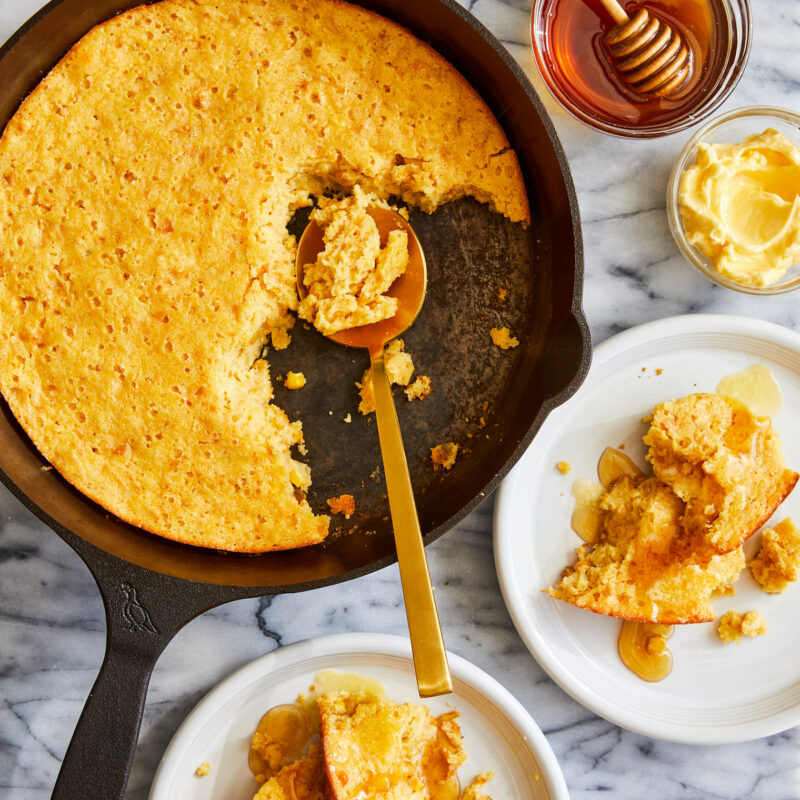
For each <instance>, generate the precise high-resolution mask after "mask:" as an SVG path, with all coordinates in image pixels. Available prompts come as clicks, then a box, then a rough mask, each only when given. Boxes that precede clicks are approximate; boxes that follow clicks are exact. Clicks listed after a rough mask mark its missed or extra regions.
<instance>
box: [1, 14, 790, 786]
mask: <svg viewBox="0 0 800 800" xmlns="http://www.w3.org/2000/svg"><path fill="white" fill-rule="evenodd" d="M577 1H578V0H576V2H577ZM42 4H43V3H42V2H41V0H0V41H4V40H5V39H6V38H7V37H8V36H9V35H11V33H12V32H13V31H14V30H15V29H16V28H17V27H18V26H19V25H20V24H21V23H23V22H24V21H25V20H26V19H27V18H28V17H29V16H30V15H31V14H32V13H33V12H34V11H36V10H37V8H38V7H39V6H41V5H42ZM530 4H531V3H530V0H508V2H500V0H471V2H469V3H468V5H469V7H470V8H471V10H472V11H473V13H475V14H476V15H477V16H478V18H479V19H480V20H481V21H482V22H484V23H485V24H486V25H488V27H489V28H490V29H491V30H492V31H493V32H494V33H495V34H496V35H497V36H498V37H499V38H500V39H502V40H503V42H504V43H505V44H506V46H507V47H508V49H509V50H510V51H511V53H512V54H513V55H514V57H515V58H517V59H518V60H519V62H520V63H521V64H522V66H523V67H524V69H525V70H526V71H527V73H528V74H529V75H530V77H531V78H532V80H533V82H534V84H535V86H536V87H537V89H538V90H539V92H540V94H541V96H542V97H543V99H544V102H545V104H546V105H547V108H548V110H549V111H550V113H551V115H552V117H553V120H554V121H555V125H556V127H557V129H558V133H559V135H560V136H561V139H562V142H563V144H564V146H565V148H566V151H567V154H568V156H569V159H570V164H571V166H572V172H573V177H574V179H575V184H576V187H577V190H578V197H579V200H580V206H581V215H582V220H583V231H584V237H585V246H586V288H585V302H584V305H585V309H586V314H587V316H588V319H589V322H590V325H591V328H592V332H593V335H594V338H595V340H596V341H599V340H601V339H603V338H605V337H607V336H609V335H610V334H612V333H614V332H616V331H619V330H622V329H624V328H627V327H630V326H631V325H635V324H637V323H640V322H644V321H647V320H651V319H656V318H659V317H663V316H667V315H672V314H679V313H684V312H698V311H710V312H730V313H739V314H745V315H750V316H755V317H761V318H764V319H771V320H774V321H777V322H779V323H781V324H783V325H786V326H788V327H791V328H796V327H797V326H798V323H800V312H798V310H797V295H786V296H783V297H780V298H755V297H748V296H745V295H741V294H738V293H734V292H730V291H727V290H725V289H722V288H719V287H716V286H714V285H712V284H711V283H709V282H707V281H706V280H705V279H703V278H702V277H700V276H699V275H698V274H697V273H696V272H695V271H694V270H693V268H691V267H690V266H688V265H687V264H685V263H684V262H683V261H682V259H681V257H680V256H679V254H678V252H677V250H676V248H675V246H674V244H673V242H672V239H671V238H670V234H669V230H668V227H667V219H666V214H665V209H664V195H665V187H666V182H667V177H668V175H669V172H670V169H671V166H672V163H673V161H674V159H675V157H676V155H677V154H678V152H679V150H680V149H681V147H682V145H683V143H684V142H685V141H686V140H687V139H688V137H689V135H690V134H689V132H686V133H682V134H677V135H674V136H670V137H666V138H662V139H659V140H655V141H650V142H631V141H625V140H620V139H615V138H611V137H607V136H604V135H602V134H599V133H596V132H594V131H593V130H591V129H589V128H587V127H584V126H583V125H581V124H579V123H577V122H575V121H573V120H572V119H571V118H570V117H568V116H567V115H566V114H565V113H564V112H562V111H561V110H560V108H559V107H558V106H557V105H556V104H555V102H554V101H553V100H552V98H551V97H550V96H549V95H548V94H547V92H546V90H545V89H544V87H543V85H542V83H541V80H540V79H539V76H538V74H537V72H536V68H535V65H534V62H533V57H532V55H531V52H530V48H529V33H528V31H529V14H530ZM752 5H753V12H754V41H753V50H752V55H751V58H750V63H749V66H748V68H747V71H746V72H745V75H744V77H743V79H742V81H741V83H740V84H739V86H738V87H737V88H736V90H735V91H734V93H733V95H732V96H731V98H729V100H728V101H727V103H726V105H725V108H735V107H737V106H742V105H749V104H756V103H758V104H764V103H766V104H774V105H782V106H785V107H788V108H793V109H794V110H796V111H800V55H798V52H799V51H798V42H800V3H798V2H797V1H796V0H753V3H752ZM492 506H493V502H492V500H488V501H487V502H486V503H485V504H484V505H483V506H482V507H481V508H480V509H479V510H478V511H476V512H475V513H474V514H472V515H471V516H470V517H469V518H468V519H467V520H465V522H464V523H463V524H461V525H460V526H458V528H457V529H455V530H453V531H452V532H451V533H449V534H448V535H447V536H445V537H444V538H443V539H440V540H439V541H438V542H437V543H435V544H434V545H433V546H431V547H430V548H429V549H428V557H429V559H430V564H431V571H432V575H433V579H434V582H435V584H436V586H437V587H438V592H437V597H438V601H439V604H440V610H441V613H442V616H443V618H444V619H445V620H446V621H447V629H446V639H447V644H448V646H449V647H450V648H451V649H452V650H453V651H455V652H457V653H459V654H460V655H462V656H465V657H466V658H468V659H470V660H471V661H473V662H475V663H476V664H478V665H479V666H480V667H482V668H484V669H485V670H487V671H488V672H489V673H491V674H492V675H494V676H495V677H496V678H497V679H498V680H500V681H501V682H502V683H504V684H505V685H506V686H507V687H508V688H509V689H510V690H511V691H512V692H513V693H514V694H515V695H516V696H517V697H518V698H519V700H520V701H521V702H522V703H523V704H524V705H525V706H526V707H527V708H528V709H529V711H530V712H531V713H532V715H533V716H534V718H535V719H536V721H537V722H538V724H539V725H540V727H541V728H542V729H543V730H544V732H545V733H546V734H547V737H548V740H549V741H550V744H551V745H552V747H553V749H554V750H555V753H556V755H557V756H558V758H559V761H560V763H561V766H562V768H563V770H564V773H565V775H566V779H567V783H568V785H569V787H570V791H571V794H572V796H573V797H574V798H587V797H589V796H592V795H594V794H595V793H602V796H603V797H606V798H609V800H631V799H635V798H643V797H658V798H685V797H690V798H745V797H747V798H762V799H763V800H783V799H784V798H786V799H787V800H788V798H798V797H800V732H799V731H798V730H797V729H795V730H790V731H787V732H785V733H782V734H779V735H776V736H772V737H770V738H768V739H763V740H759V741H755V742H750V743H747V744H741V745H736V746H726V747H713V748H712V747H707V748H702V747H687V746H681V745H675V744H666V743H663V742H659V741H654V740H651V739H647V738H643V737H641V736H637V735H634V734H632V733H629V732H627V731H624V730H621V729H620V728H618V727H616V726H615V725H612V724H610V723H608V722H606V721H604V720H602V719H600V718H598V717H596V716H595V715H594V714H592V713H591V712H589V711H587V710H586V709H584V708H583V707H581V706H580V705H578V704H577V703H576V702H574V701H573V700H572V699H571V698H570V697H568V696H567V695H565V694H564V693H563V692H562V691H561V690H560V689H559V688H558V687H556V686H555V685H554V684H553V682H552V681H551V680H550V679H549V678H548V677H547V676H546V675H545V674H544V673H543V671H542V670H541V669H540V668H539V666H538V665H537V664H536V662H535V661H534V660H533V658H532V657H531V656H530V655H529V654H528V652H527V650H526V649H525V647H524V646H523V644H522V642H521V640H520V639H519V637H518V636H517V634H516V632H515V630H514V628H513V626H512V624H511V621H510V619H509V617H508V614H507V613H506V610H505V607H504V605H503V601H502V598H501V595H500V590H499V587H498V584H497V577H496V574H495V570H494V564H493V558H492V538H491V532H492ZM405 630H406V629H405V621H404V615H403V610H402V605H401V595H400V585H399V580H398V574H397V569H396V567H391V568H387V569H384V570H382V571H380V572H378V573H375V574H373V575H370V576H367V577H364V578H361V579H359V580H357V581H353V582H349V583H346V584H341V585H338V586H333V587H330V588H326V589H320V590H317V591H315V592H313V593H312V594H299V595H298V594H295V595H284V596H280V597H276V598H266V599H261V600H251V601H240V602H236V603H232V604H229V605H227V606H224V607H222V608H219V609H216V610H214V611H211V612H208V613H207V614H205V615H203V616H202V617H200V618H198V619H196V620H195V621H194V622H192V623H190V624H189V625H188V626H187V627H186V628H185V629H184V630H183V631H182V632H181V633H180V634H179V635H178V636H177V637H176V638H175V640H174V641H173V642H172V643H171V644H170V645H169V647H168V648H167V650H166V651H165V653H164V654H163V656H162V657H161V659H160V661H159V663H158V665H157V667H156V670H155V673H154V675H153V679H152V683H151V685H150V692H149V695H148V699H147V707H146V711H145V717H144V723H143V726H142V732H141V739H140V743H139V747H138V750H137V753H136V758H135V761H134V765H133V771H132V774H131V779H130V784H129V789H128V794H127V796H128V798H130V800H143V799H144V798H146V797H147V793H148V789H149V785H150V782H151V780H152V776H153V772H154V769H155V767H156V765H157V763H158V760H159V758H160V756H161V753H162V751H163V750H164V748H165V746H166V744H167V743H168V742H169V740H170V737H171V736H172V734H173V733H174V731H175V730H176V728H177V727H178V725H179V724H180V722H181V721H182V720H183V718H184V717H185V715H186V714H187V712H188V711H189V710H190V709H191V708H192V707H193V705H194V704H195V703H196V702H197V701H198V700H199V699H200V698H201V697H202V696H203V694H205V693H206V692H207V691H208V690H209V689H210V688H211V687H212V686H213V685H214V684H215V683H216V682H217V681H218V680H219V679H221V678H223V677H224V676H226V675H227V674H229V673H230V672H231V671H232V670H234V669H236V668H237V667H239V666H241V665H242V664H244V663H246V662H247V661H249V660H250V659H252V658H254V657H255V656H258V655H260V654H262V653H265V652H268V651H270V650H272V649H273V648H275V647H277V646H279V645H282V644H287V643H290V642H293V641H296V640H298V639H303V638H307V637H311V636H316V635H319V634H324V633H331V632H339V631H381V632H389V633H396V634H404V633H405ZM0 643H1V644H0V687H1V690H0V797H2V798H6V799H7V800H40V798H46V797H49V795H50V789H51V787H52V785H53V783H54V781H55V777H56V774H57V772H58V769H59V763H60V759H61V758H62V756H63V754H64V751H65V749H66V746H67V743H68V741H69V738H70V735H71V733H72V729H73V726H74V724H75V722H76V720H77V717H78V715H79V713H80V710H81V708H82V705H83V702H84V700H85V698H86V695H87V693H88V691H89V688H90V687H91V685H92V682H93V681H94V678H95V675H96V672H97V669H98V666H99V664H100V661H101V658H102V654H103V646H104V619H103V609H102V603H101V601H100V597H99V595H98V593H97V591H96V589H95V586H94V583H93V580H92V578H91V576H90V574H89V572H88V570H87V569H86V568H85V567H84V565H83V564H82V562H81V561H80V560H79V558H78V557H77V556H76V555H75V554H74V553H73V552H72V551H71V550H70V549H69V548H68V547H67V546H66V545H65V544H64V543H63V542H62V541H61V539H59V538H58V536H56V535H55V534H54V533H52V532H51V531H50V530H49V529H47V528H46V527H45V526H44V525H43V524H41V523H40V522H38V521H37V520H36V519H35V518H34V517H33V516H32V515H31V514H30V513H28V512H27V511H26V510H25V509H24V508H23V507H22V506H21V505H20V504H19V503H18V502H17V501H16V500H15V499H13V498H12V497H11V495H10V494H9V493H8V492H7V491H6V490H5V489H2V488H0ZM754 679H757V676H754ZM497 800H503V799H502V798H497ZM520 800H522V799H520Z"/></svg>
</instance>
